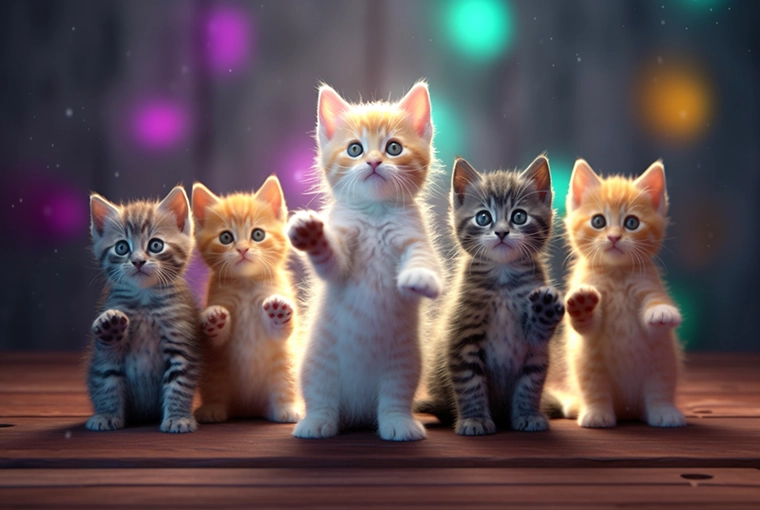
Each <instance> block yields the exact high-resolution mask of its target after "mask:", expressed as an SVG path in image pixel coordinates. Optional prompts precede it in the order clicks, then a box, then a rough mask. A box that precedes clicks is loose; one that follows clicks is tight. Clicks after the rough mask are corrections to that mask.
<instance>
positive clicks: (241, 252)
mask: <svg viewBox="0 0 760 510" xmlns="http://www.w3.org/2000/svg"><path fill="white" fill-rule="evenodd" d="M237 251H238V252H239V253H240V254H241V255H245V254H246V253H248V248H238V249H237Z"/></svg>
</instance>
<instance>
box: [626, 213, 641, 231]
mask: <svg viewBox="0 0 760 510" xmlns="http://www.w3.org/2000/svg"><path fill="white" fill-rule="evenodd" d="M640 223H641V222H640V221H639V219H638V218H637V217H636V216H628V217H627V218H626V219H625V228H627V229H628V230H636V229H637V228H639V225H640Z"/></svg>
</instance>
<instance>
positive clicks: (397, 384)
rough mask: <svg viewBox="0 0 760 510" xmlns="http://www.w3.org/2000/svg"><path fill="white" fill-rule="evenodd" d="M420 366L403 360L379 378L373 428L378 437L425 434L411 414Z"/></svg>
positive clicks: (402, 438) (409, 438)
mask: <svg viewBox="0 0 760 510" xmlns="http://www.w3.org/2000/svg"><path fill="white" fill-rule="evenodd" d="M411 341H414V340H411ZM407 356H408V355H404V357H407ZM420 368H421V367H419V366H415V363H410V362H408V361H407V360H404V361H403V362H402V365H401V366H398V367H395V368H394V369H391V370H388V371H387V372H386V374H384V376H383V378H382V379H381V381H380V387H379V395H378V408H377V431H378V434H379V435H380V438H381V439H384V440H386V441H419V440H421V439H425V437H427V433H426V432H425V427H424V426H423V425H422V423H420V422H419V421H417V420H416V419H415V418H414V415H412V405H413V402H412V401H413V399H414V393H415V391H416V390H417V384H418V383H419V379H420Z"/></svg>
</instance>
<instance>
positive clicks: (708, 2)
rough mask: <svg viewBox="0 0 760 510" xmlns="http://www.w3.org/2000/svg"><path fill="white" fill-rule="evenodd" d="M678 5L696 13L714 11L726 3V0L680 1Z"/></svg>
mask: <svg viewBox="0 0 760 510" xmlns="http://www.w3.org/2000/svg"><path fill="white" fill-rule="evenodd" d="M678 3H679V4H680V5H682V6H684V7H687V8H690V9H692V10H694V11H707V12H709V11H712V10H713V9H714V8H716V7H718V6H720V5H721V4H724V3H726V0H678Z"/></svg>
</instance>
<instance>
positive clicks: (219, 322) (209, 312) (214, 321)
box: [201, 306, 229, 337]
mask: <svg viewBox="0 0 760 510" xmlns="http://www.w3.org/2000/svg"><path fill="white" fill-rule="evenodd" d="M227 317H229V312H228V311H227V309H226V308H224V307H223V306H209V307H208V308H206V310H204V312H203V314H202V315H201V327H202V328H203V332H204V333H205V334H206V335H207V336H209V337H215V336H218V335H219V333H220V332H221V330H223V329H224V327H225V326H226V325H227Z"/></svg>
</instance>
